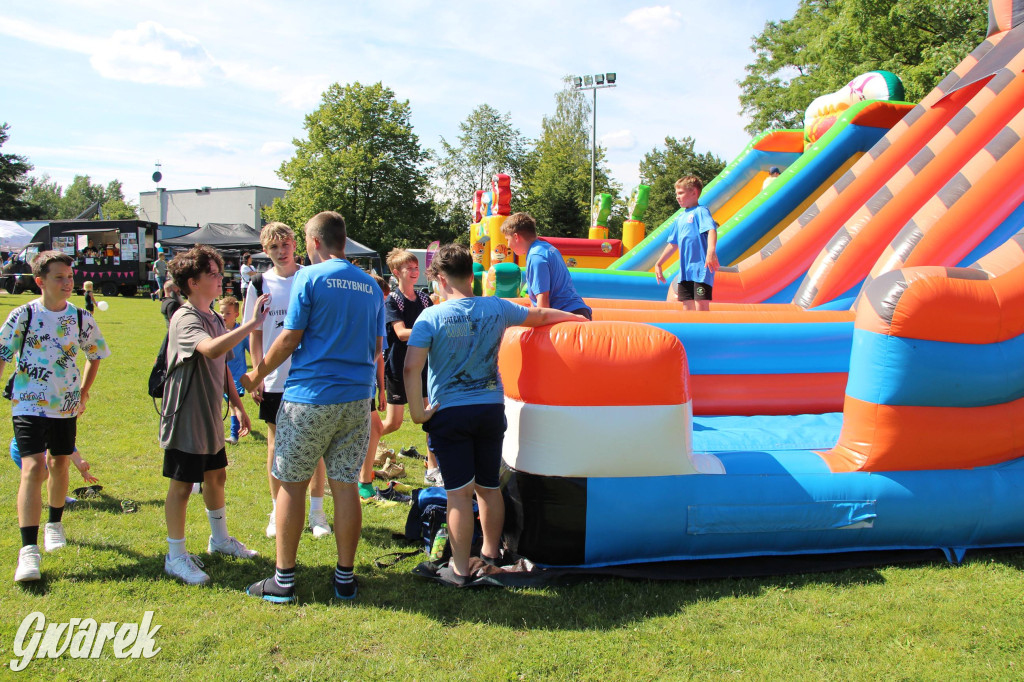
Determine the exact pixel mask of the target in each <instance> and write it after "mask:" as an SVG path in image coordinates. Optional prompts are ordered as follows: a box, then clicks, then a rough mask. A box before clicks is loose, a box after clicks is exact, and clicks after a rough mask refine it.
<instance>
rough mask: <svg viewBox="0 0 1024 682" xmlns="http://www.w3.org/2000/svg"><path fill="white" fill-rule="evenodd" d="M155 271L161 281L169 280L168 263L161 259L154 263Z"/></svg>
mask: <svg viewBox="0 0 1024 682" xmlns="http://www.w3.org/2000/svg"><path fill="white" fill-rule="evenodd" d="M153 270H154V271H155V272H156V276H157V277H159V278H160V279H167V261H165V260H159V259H158V260H155V261H153Z"/></svg>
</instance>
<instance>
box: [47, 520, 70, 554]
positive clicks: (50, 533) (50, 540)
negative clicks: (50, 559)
mask: <svg viewBox="0 0 1024 682" xmlns="http://www.w3.org/2000/svg"><path fill="white" fill-rule="evenodd" d="M67 544H68V539H67V538H66V537H65V536H64V524H63V523H61V522H60V521H58V522H56V523H47V524H46V526H45V527H44V528H43V547H45V548H46V551H47V552H56V551H57V550H58V549H63V548H64V546H65V545H67Z"/></svg>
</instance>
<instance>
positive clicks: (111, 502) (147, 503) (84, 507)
mask: <svg viewBox="0 0 1024 682" xmlns="http://www.w3.org/2000/svg"><path fill="white" fill-rule="evenodd" d="M126 503H128V504H126ZM163 504H164V501H163V500H162V499H161V500H157V499H154V500H142V501H138V500H126V499H121V498H119V497H113V496H111V495H106V494H104V493H100V494H99V496H97V497H87V498H81V499H79V500H78V501H77V502H74V503H72V504H69V505H67V509H66V510H65V512H66V513H68V514H75V513H82V512H87V511H94V512H102V513H106V514H125V513H132V514H133V513H136V512H138V511H141V510H142V508H143V507H157V506H159V507H163ZM131 505H134V508H135V512H126V509H130V508H131Z"/></svg>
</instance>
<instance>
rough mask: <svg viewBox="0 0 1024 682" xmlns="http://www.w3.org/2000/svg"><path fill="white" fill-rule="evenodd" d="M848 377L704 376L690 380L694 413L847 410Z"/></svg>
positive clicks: (786, 412)
mask: <svg viewBox="0 0 1024 682" xmlns="http://www.w3.org/2000/svg"><path fill="white" fill-rule="evenodd" d="M846 380H847V375H846V374H845V373H823V374H704V375H699V376H698V375H693V376H691V377H690V391H691V393H692V395H693V413H694V414H697V415H734V414H811V413H813V414H821V413H824V412H839V411H840V410H842V409H843V395H844V392H845V391H846Z"/></svg>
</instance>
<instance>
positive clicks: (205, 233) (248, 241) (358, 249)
mask: <svg viewBox="0 0 1024 682" xmlns="http://www.w3.org/2000/svg"><path fill="white" fill-rule="evenodd" d="M161 244H162V245H164V246H173V247H185V248H188V247H190V246H192V245H193V244H207V245H209V246H213V247H215V248H218V249H237V250H239V251H251V252H252V253H253V255H255V254H256V252H259V251H262V250H263V247H262V246H261V245H260V233H259V231H257V230H255V229H253V228H251V227H249V226H248V225H246V224H244V223H238V224H227V223H207V224H206V225H204V226H202V227H200V228H199V229H197V230H195V231H194V232H189V233H188V234H185V235H182V236H180V237H173V238H171V239H164V240H163V241H161ZM345 255H346V256H347V257H348V258H350V259H351V258H374V257H377V252H376V251H374V250H373V249H371V248H370V247H368V246H365V245H363V244H360V243H359V242H357V241H356V240H354V239H352V238H351V237H350V238H348V239H347V240H345Z"/></svg>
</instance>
